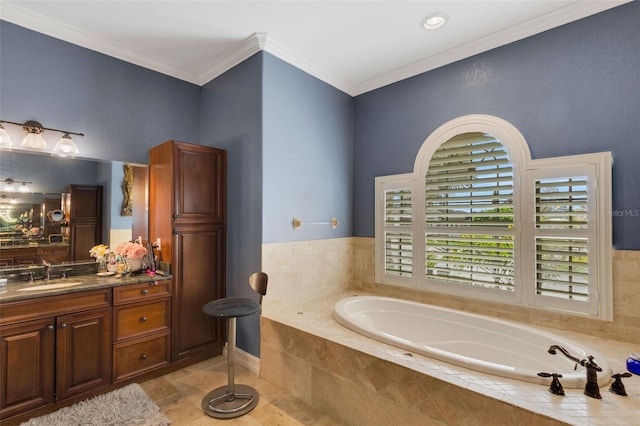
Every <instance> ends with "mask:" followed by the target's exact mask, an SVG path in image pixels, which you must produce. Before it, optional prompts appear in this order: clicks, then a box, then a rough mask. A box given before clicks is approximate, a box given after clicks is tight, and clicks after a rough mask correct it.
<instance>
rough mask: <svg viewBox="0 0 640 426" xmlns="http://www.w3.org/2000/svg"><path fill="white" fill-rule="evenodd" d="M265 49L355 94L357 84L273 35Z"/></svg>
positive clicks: (330, 83)
mask: <svg viewBox="0 0 640 426" xmlns="http://www.w3.org/2000/svg"><path fill="white" fill-rule="evenodd" d="M264 50H265V51H266V52H269V53H270V54H272V55H273V56H275V57H277V58H279V59H282V60H283V61H285V62H287V63H289V64H290V65H293V66H294V67H296V68H298V69H300V70H302V71H304V72H306V73H307V74H311V75H312V76H314V77H316V78H317V79H319V80H321V81H324V82H325V83H327V84H328V85H330V86H333V87H335V88H336V89H338V90H341V91H343V92H345V93H347V94H348V95H350V96H354V95H355V89H356V85H355V84H353V83H351V82H349V81H347V80H346V79H344V78H342V77H341V76H340V75H338V74H337V73H335V72H332V71H330V70H329V69H327V68H326V67H323V66H322V65H320V64H318V63H317V62H314V61H312V60H311V59H309V58H307V57H305V56H303V55H300V54H299V53H298V52H294V51H293V50H290V49H288V48H287V47H286V46H285V45H284V44H281V43H279V42H277V41H276V40H274V39H273V38H271V37H269V38H267V40H266V44H265V49H264Z"/></svg>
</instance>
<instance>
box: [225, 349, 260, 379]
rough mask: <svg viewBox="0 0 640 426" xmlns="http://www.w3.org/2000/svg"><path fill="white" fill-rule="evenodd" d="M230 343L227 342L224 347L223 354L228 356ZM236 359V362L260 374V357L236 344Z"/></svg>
mask: <svg viewBox="0 0 640 426" xmlns="http://www.w3.org/2000/svg"><path fill="white" fill-rule="evenodd" d="M228 345H229V342H225V344H224V348H223V349H222V355H224V356H227V353H228V350H229V349H228ZM234 361H235V363H236V364H238V365H241V366H243V367H244V368H246V369H248V370H249V371H251V372H252V373H254V374H255V375H257V376H259V375H260V358H258V357H256V356H254V355H251V354H250V353H248V352H245V351H243V350H242V349H240V348H239V347H237V346H236V351H235V355H234Z"/></svg>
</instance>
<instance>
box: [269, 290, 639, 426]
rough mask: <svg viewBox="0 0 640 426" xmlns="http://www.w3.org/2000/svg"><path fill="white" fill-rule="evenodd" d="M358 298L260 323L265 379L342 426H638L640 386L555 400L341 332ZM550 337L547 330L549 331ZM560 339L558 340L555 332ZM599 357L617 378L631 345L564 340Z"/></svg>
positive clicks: (535, 388)
mask: <svg viewBox="0 0 640 426" xmlns="http://www.w3.org/2000/svg"><path fill="white" fill-rule="evenodd" d="M352 293H353V291H348V292H343V293H341V294H337V295H334V296H332V297H327V298H324V299H323V300H315V301H312V302H309V303H306V304H300V305H297V306H296V307H295V309H293V310H283V311H281V312H279V313H277V314H272V315H270V316H268V317H266V316H264V315H263V316H262V318H261V373H260V374H261V377H262V378H264V379H266V380H267V381H270V382H272V383H274V384H276V385H278V386H279V387H281V388H283V389H284V390H285V391H287V392H288V393H291V394H292V395H293V396H295V397H297V398H299V399H301V400H302V401H304V402H306V403H308V404H309V405H311V406H312V407H313V408H314V409H318V410H321V411H322V412H324V413H326V414H327V415H329V416H331V417H332V418H334V419H335V420H336V421H338V422H340V423H343V424H345V425H360V424H363V422H366V424H379V425H386V424H442V425H445V424H447V425H448V424H478V425H480V424H535V425H559V424H572V425H629V424H634V422H635V424H637V412H638V411H637V407H638V401H639V400H640V380H639V378H638V377H637V376H634V377H631V378H628V379H626V380H625V387H626V389H627V392H628V394H629V396H628V397H620V396H617V395H614V394H612V393H610V392H609V390H608V389H609V385H606V386H602V387H601V393H602V398H603V399H602V400H595V399H593V398H589V397H587V396H585V395H583V393H582V389H565V392H566V396H564V397H562V396H556V395H552V394H551V393H549V392H548V391H547V386H541V385H536V384H531V383H525V382H521V381H518V380H512V379H506V378H500V377H496V376H490V375H487V374H483V373H479V372H475V371H472V370H468V369H465V368H462V367H456V366H453V365H451V364H447V363H444V362H441V361H437V360H434V359H431V358H427V357H422V356H420V355H417V354H409V353H408V352H407V351H404V350H402V349H398V348H395V347H392V346H388V345H385V344H383V343H379V342H376V341H374V340H372V339H368V338H366V337H364V336H360V335H357V334H355V333H353V332H351V331H349V330H347V329H346V328H344V327H342V326H340V325H339V324H337V323H336V322H335V321H334V320H333V318H332V311H333V305H334V304H335V302H336V301H337V300H339V299H341V298H342V297H346V296H350V295H351V294H352ZM545 330H546V331H550V329H549V328H546V329H545ZM559 334H560V333H559ZM561 335H562V336H564V337H567V338H569V339H572V340H575V341H577V342H579V343H581V344H584V345H586V346H590V347H593V348H595V349H596V350H598V351H599V352H601V353H602V354H603V355H604V356H605V357H606V358H607V359H608V360H609V362H610V364H611V366H612V368H613V370H614V371H623V369H624V360H625V358H626V354H628V353H629V352H630V351H632V349H633V348H634V347H635V345H633V344H630V343H623V342H615V341H610V340H604V339H601V338H598V337H591V336H584V335H581V334H577V333H570V332H563V333H562V334H561Z"/></svg>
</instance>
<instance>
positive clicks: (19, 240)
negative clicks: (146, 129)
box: [0, 150, 148, 267]
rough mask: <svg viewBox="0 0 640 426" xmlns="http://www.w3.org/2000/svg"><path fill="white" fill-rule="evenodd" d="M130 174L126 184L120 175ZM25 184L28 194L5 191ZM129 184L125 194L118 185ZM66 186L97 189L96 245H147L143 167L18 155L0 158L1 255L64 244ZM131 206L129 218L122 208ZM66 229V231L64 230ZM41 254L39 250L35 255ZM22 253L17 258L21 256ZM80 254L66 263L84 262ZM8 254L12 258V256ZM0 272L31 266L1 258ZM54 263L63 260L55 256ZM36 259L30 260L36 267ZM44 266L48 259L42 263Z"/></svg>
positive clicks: (5, 154) (0, 155)
mask: <svg viewBox="0 0 640 426" xmlns="http://www.w3.org/2000/svg"><path fill="white" fill-rule="evenodd" d="M127 172H128V173H129V175H130V176H128V177H127V178H126V179H125V175H126V174H127ZM6 179H12V180H14V181H16V182H28V187H29V192H20V191H11V192H9V191H5V187H4V183H5V182H4V181H5V180H6ZM127 179H129V180H130V185H128V186H127V188H128V193H127V194H125V191H124V190H123V181H125V180H127ZM69 185H82V186H102V188H103V195H102V197H103V200H102V226H101V237H100V238H99V240H100V241H99V243H103V244H107V245H117V244H118V243H120V242H122V241H129V240H133V239H136V238H139V237H142V239H143V240H147V228H148V226H147V223H148V218H147V192H148V190H147V166H146V165H142V164H129V163H122V162H114V161H112V162H109V161H100V160H91V159H77V158H64V157H55V156H50V155H46V154H38V153H31V152H23V151H16V150H14V151H7V150H3V151H1V152H0V250H3V252H2V253H0V254H3V253H4V254H7V253H9V252H8V251H7V250H9V249H11V250H13V251H14V252H15V249H19V248H31V249H32V250H31V251H33V248H35V247H40V248H45V247H48V246H49V245H51V244H54V245H56V244H57V247H61V246H63V245H64V244H65V243H68V242H69V241H68V238H70V236H69V235H68V234H69V232H66V231H67V229H68V225H69V224H68V223H67V221H68V219H67V218H68V215H67V214H66V213H67V212H66V210H67V209H68V205H66V204H65V197H66V194H67V188H68V186H69ZM125 197H129V200H127V201H126V202H129V203H131V212H130V213H131V214H130V215H127V216H123V215H122V206H123V202H124V203H125V204H126V202H125ZM66 228H67V229H66ZM40 251H42V250H40ZM26 252H27V251H25V250H23V251H22V252H16V253H22V254H24V253H26ZM83 252H84V250H82V251H79V253H78V254H77V255H75V257H77V259H76V258H73V259H72V258H67V259H66V260H68V261H77V260H87V257H88V253H86V254H84V253H83ZM12 253H13V252H12ZM0 258H1V259H0V267H6V266H11V265H10V264H15V262H16V259H17V261H18V262H20V263H21V264H23V263H29V261H30V260H34V259H33V256H31V257H29V256H27V259H19V256H18V258H16V257H15V256H14V257H11V256H4V255H3V256H0ZM7 258H10V260H7ZM57 259H63V256H58V257H57ZM38 260H39V258H35V261H34V263H37V261H38ZM46 260H47V261H49V259H46Z"/></svg>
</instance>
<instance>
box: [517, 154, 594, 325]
mask: <svg viewBox="0 0 640 426" xmlns="http://www.w3.org/2000/svg"><path fill="white" fill-rule="evenodd" d="M540 164H542V166H541V167H538V168H535V169H530V170H528V171H527V181H528V187H529V195H528V197H530V199H531V200H532V202H533V205H534V209H533V216H532V218H531V219H530V223H531V228H530V229H531V235H530V237H529V238H530V239H529V241H530V242H531V244H530V246H531V247H532V250H533V252H532V253H530V254H529V258H530V259H531V261H532V266H531V269H530V270H529V273H528V275H529V277H530V279H532V280H534V283H535V287H534V289H533V291H534V298H533V301H534V303H535V304H537V305H541V306H548V307H555V308H559V309H567V310H571V311H574V312H584V313H590V314H596V313H597V310H598V305H597V300H598V285H597V281H598V278H597V277H598V270H599V268H600V267H599V266H598V251H599V247H600V245H599V244H598V233H597V231H598V221H597V217H598V216H599V214H598V213H597V212H598V210H597V205H598V204H597V200H598V197H597V192H596V189H597V177H598V172H597V167H596V165H595V164H589V163H586V164H580V165H575V166H572V165H567V166H556V167H544V163H542V162H541V163H540Z"/></svg>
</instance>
